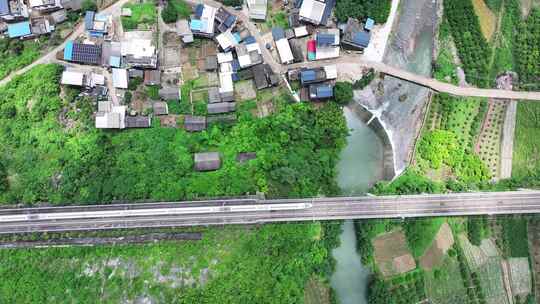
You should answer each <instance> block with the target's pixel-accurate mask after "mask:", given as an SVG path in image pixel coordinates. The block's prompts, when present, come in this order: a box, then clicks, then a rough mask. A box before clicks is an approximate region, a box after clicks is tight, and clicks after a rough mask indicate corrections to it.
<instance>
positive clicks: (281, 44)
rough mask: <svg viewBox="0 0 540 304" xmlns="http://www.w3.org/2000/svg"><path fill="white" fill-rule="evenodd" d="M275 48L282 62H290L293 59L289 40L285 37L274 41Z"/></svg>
mask: <svg viewBox="0 0 540 304" xmlns="http://www.w3.org/2000/svg"><path fill="white" fill-rule="evenodd" d="M276 48H277V51H278V54H279V59H280V60H281V63H282V64H290V63H292V62H293V61H294V56H293V53H292V50H291V46H290V45H289V40H287V38H282V39H279V40H278V41H276Z"/></svg>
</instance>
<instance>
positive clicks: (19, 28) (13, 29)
mask: <svg viewBox="0 0 540 304" xmlns="http://www.w3.org/2000/svg"><path fill="white" fill-rule="evenodd" d="M31 35H32V30H31V29H30V22H29V21H23V22H18V23H9V24H8V37H9V38H24V37H29V36H31Z"/></svg>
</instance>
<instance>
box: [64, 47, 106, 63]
mask: <svg viewBox="0 0 540 304" xmlns="http://www.w3.org/2000/svg"><path fill="white" fill-rule="evenodd" d="M71 61H75V62H81V63H90V64H99V63H100V61H101V47H99V46H97V45H92V44H82V43H73V52H72V58H71Z"/></svg>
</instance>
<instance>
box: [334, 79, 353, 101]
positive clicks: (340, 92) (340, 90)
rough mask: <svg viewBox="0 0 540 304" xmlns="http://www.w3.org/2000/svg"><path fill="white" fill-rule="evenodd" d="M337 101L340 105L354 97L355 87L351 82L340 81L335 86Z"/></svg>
mask: <svg viewBox="0 0 540 304" xmlns="http://www.w3.org/2000/svg"><path fill="white" fill-rule="evenodd" d="M334 97H335V101H336V102H337V103H338V104H340V105H346V104H348V103H349V102H351V101H352V99H353V87H352V84H351V83H350V82H343V81H338V82H337V83H336V86H335V87H334Z"/></svg>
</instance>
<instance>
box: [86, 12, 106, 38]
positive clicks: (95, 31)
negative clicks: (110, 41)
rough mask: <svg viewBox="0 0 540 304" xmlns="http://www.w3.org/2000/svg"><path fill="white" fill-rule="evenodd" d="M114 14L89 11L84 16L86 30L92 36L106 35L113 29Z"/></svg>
mask: <svg viewBox="0 0 540 304" xmlns="http://www.w3.org/2000/svg"><path fill="white" fill-rule="evenodd" d="M111 24H112V16H111V15H105V14H99V13H96V12H93V11H87V12H86V14H85V16H84V30H85V31H86V32H87V33H88V35H90V36H91V37H98V38H101V37H104V36H106V35H107V33H108V32H109V30H110V29H111Z"/></svg>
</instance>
